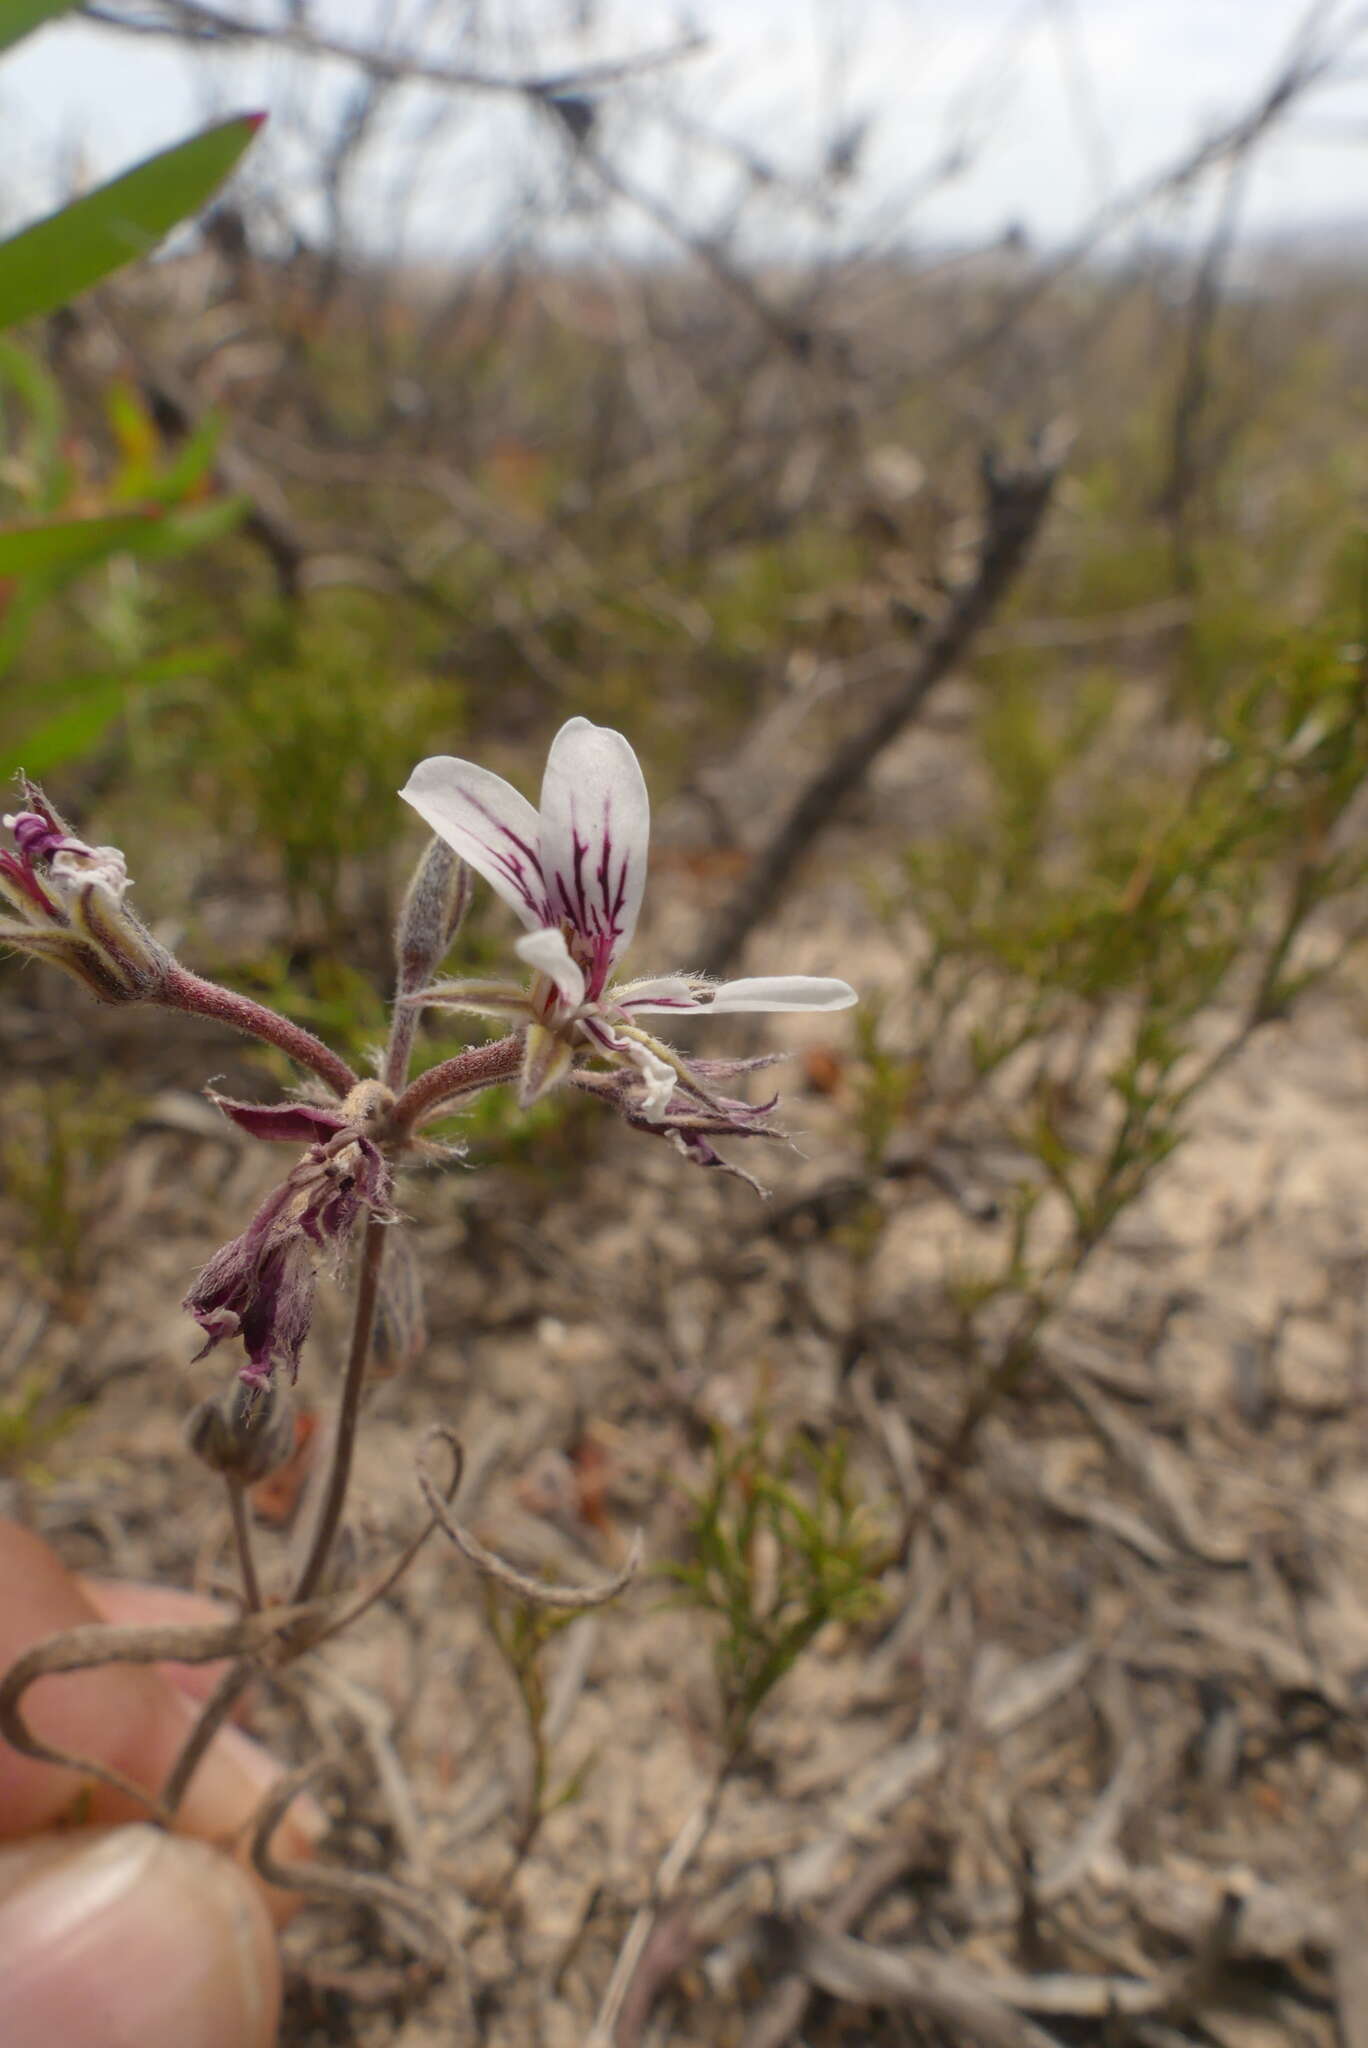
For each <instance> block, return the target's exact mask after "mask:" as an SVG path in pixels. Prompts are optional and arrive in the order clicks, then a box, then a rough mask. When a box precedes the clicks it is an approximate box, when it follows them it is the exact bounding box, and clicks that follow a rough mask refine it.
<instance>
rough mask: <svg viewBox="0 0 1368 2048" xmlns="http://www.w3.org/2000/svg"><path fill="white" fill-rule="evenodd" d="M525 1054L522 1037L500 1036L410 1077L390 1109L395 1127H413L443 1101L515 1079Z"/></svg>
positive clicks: (391, 1125) (396, 1128)
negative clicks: (415, 1077)
mask: <svg viewBox="0 0 1368 2048" xmlns="http://www.w3.org/2000/svg"><path fill="white" fill-rule="evenodd" d="M522 1058H523V1044H522V1039H521V1037H520V1036H517V1035H515V1036H513V1037H511V1038H496V1039H495V1040H494V1042H493V1044H492V1045H471V1046H467V1047H466V1050H465V1051H464V1052H458V1053H457V1054H456V1056H455V1058H454V1059H449V1060H442V1061H441V1063H440V1064H439V1065H438V1066H435V1067H429V1068H428V1070H427V1072H426V1073H425V1074H420V1075H419V1076H418V1079H417V1080H416V1081H410V1083H409V1085H408V1087H407V1088H406V1089H405V1090H404V1092H403V1094H402V1095H401V1096H400V1097H399V1100H398V1101H397V1102H396V1103H395V1105H394V1108H393V1110H392V1111H391V1113H390V1127H391V1129H392V1130H395V1131H404V1132H406V1131H411V1130H412V1129H413V1128H414V1126H415V1125H416V1124H418V1123H419V1122H420V1121H421V1120H422V1119H423V1118H424V1117H427V1116H431V1114H432V1112H433V1111H434V1110H435V1109H437V1108H438V1107H439V1106H440V1105H441V1104H442V1103H445V1102H450V1101H453V1100H454V1099H455V1098H456V1097H457V1096H459V1095H473V1094H474V1093H475V1092H476V1091H477V1090H478V1089H481V1088H494V1087H496V1086H497V1085H498V1083H499V1082H500V1081H511V1080H513V1079H514V1077H515V1076H516V1075H517V1074H518V1072H519V1071H520V1069H521V1067H522Z"/></svg>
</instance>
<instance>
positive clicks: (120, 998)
mask: <svg viewBox="0 0 1368 2048" xmlns="http://www.w3.org/2000/svg"><path fill="white" fill-rule="evenodd" d="M24 801H25V808H24V809H23V810H21V811H16V812H12V813H10V814H8V815H6V816H5V817H4V818H3V819H0V824H3V826H4V827H5V829H6V830H7V831H8V832H11V833H12V834H13V835H14V842H15V847H16V848H17V851H15V852H13V853H11V852H9V851H7V850H5V851H0V898H3V899H4V901H5V902H6V903H7V904H8V905H9V907H10V908H11V909H12V910H14V911H16V912H17V913H18V919H17V921H16V920H15V919H14V918H0V944H2V945H7V946H13V947H14V948H15V950H16V951H17V952H20V953H27V954H30V955H31V956H33V957H35V958H37V959H40V960H48V961H50V962H51V963H52V965H53V966H54V967H63V968H65V969H66V971H67V972H68V973H69V974H74V975H75V976H76V978H77V979H78V980H79V981H82V982H84V983H85V985H86V987H87V988H88V989H89V990H90V991H91V993H92V994H93V995H95V996H97V997H98V998H99V1000H100V1001H101V1002H105V1003H137V1002H145V1001H146V1000H147V999H148V998H149V997H151V996H154V995H155V994H156V993H157V991H158V990H159V989H161V988H162V987H163V986H164V984H165V982H166V978H167V976H168V974H169V973H170V972H171V971H172V969H173V968H174V966H175V962H174V961H173V960H172V958H171V955H170V954H169V953H168V952H167V951H166V950H165V948H164V947H162V946H160V945H158V943H157V941H156V940H155V939H154V938H153V937H152V934H151V933H150V932H149V931H148V930H147V927H146V926H145V925H144V924H142V923H141V921H140V920H139V919H138V918H136V917H135V916H134V915H133V912H132V911H131V910H130V909H129V908H128V906H127V904H126V903H125V902H124V896H125V893H126V891H127V889H128V869H127V867H126V865H125V863H124V857H123V855H122V854H121V853H120V852H119V849H118V848H117V847H116V846H87V845H86V843H85V841H84V840H83V839H78V838H76V836H75V834H74V833H72V832H71V831H70V830H69V829H68V827H67V826H66V825H65V824H64V823H63V821H62V819H61V818H60V817H59V816H58V814H57V812H56V811H55V810H54V809H53V808H52V806H51V804H50V803H49V802H48V801H47V799H46V797H45V796H44V795H43V793H42V791H41V790H40V789H39V788H38V787H37V785H36V784H34V783H32V782H28V781H25V783H24Z"/></svg>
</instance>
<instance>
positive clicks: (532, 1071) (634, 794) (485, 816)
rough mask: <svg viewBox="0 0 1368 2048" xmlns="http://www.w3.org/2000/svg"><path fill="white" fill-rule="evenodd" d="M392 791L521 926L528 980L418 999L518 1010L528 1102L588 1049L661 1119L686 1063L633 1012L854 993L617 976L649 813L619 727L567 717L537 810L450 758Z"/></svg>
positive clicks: (815, 1003)
mask: <svg viewBox="0 0 1368 2048" xmlns="http://www.w3.org/2000/svg"><path fill="white" fill-rule="evenodd" d="M400 795H401V796H402V797H403V799H404V801H405V802H406V803H409V804H412V806H413V808H414V810H415V811H417V813H418V815H419V817H421V818H422V819H423V820H424V822H425V823H426V824H428V825H429V826H430V827H431V828H432V830H433V831H434V832H435V833H436V834H437V836H438V838H440V839H444V840H445V841H446V843H447V845H448V846H450V847H452V848H453V849H454V850H455V851H456V852H457V853H458V854H459V855H460V856H461V858H462V860H464V861H467V862H468V863H469V864H470V866H471V867H472V868H474V869H475V871H476V873H477V874H480V875H483V877H484V879H485V880H486V881H487V882H488V883H489V885H490V887H491V888H492V889H494V890H495V891H497V893H498V894H499V895H500V896H502V897H503V899H504V901H505V903H507V904H508V905H509V906H510V908H511V909H512V910H514V911H515V912H516V914H517V915H518V917H520V918H521V920H522V922H523V924H524V925H525V926H526V927H527V932H526V936H525V937H523V938H521V939H519V940H518V942H517V948H516V950H517V952H518V954H519V957H520V958H521V959H523V960H525V961H526V962H527V964H528V966H529V967H531V968H532V969H533V970H534V975H533V981H532V986H531V988H530V990H522V989H518V988H513V987H509V986H507V985H506V984H502V983H496V982H447V983H443V984H440V985H439V986H438V987H437V988H435V989H430V990H427V991H425V992H424V994H423V996H422V998H421V999H422V1000H423V1001H428V1002H438V1003H443V1004H446V1005H448V1006H450V1007H455V1008H461V1009H468V1010H474V1011H477V1012H481V1013H485V1014H492V1015H500V1016H516V1017H523V1018H525V1019H526V1028H527V1044H526V1052H525V1056H524V1064H523V1087H522V1099H523V1101H524V1103H528V1102H532V1101H535V1100H536V1099H537V1097H538V1096H540V1095H542V1094H544V1093H545V1091H546V1090H547V1089H548V1088H550V1087H552V1086H554V1084H555V1083H556V1082H557V1081H559V1080H561V1079H562V1078H563V1077H564V1076H565V1075H566V1074H567V1073H568V1071H569V1069H570V1067H571V1065H572V1064H573V1061H574V1058H575V1054H576V1052H577V1051H581V1052H588V1053H597V1054H599V1055H601V1056H602V1057H605V1058H607V1059H609V1060H611V1061H612V1062H613V1063H614V1064H626V1065H629V1066H630V1067H632V1068H633V1069H635V1071H636V1074H637V1076H638V1081H639V1087H640V1094H639V1097H638V1100H637V1102H636V1104H635V1107H636V1109H637V1111H638V1112H639V1113H640V1114H641V1115H643V1116H645V1117H647V1118H648V1119H649V1120H650V1121H651V1122H653V1123H662V1122H666V1121H667V1120H668V1112H669V1108H670V1101H671V1097H672V1095H673V1094H674V1093H675V1090H676V1087H677V1086H678V1085H679V1083H680V1082H681V1080H682V1081H684V1082H686V1083H687V1082H689V1079H690V1076H689V1068H688V1065H687V1063H686V1062H685V1061H683V1060H682V1059H681V1057H680V1055H679V1054H678V1053H676V1052H673V1051H672V1050H671V1049H670V1048H669V1047H668V1046H666V1045H663V1044H661V1043H660V1041H659V1040H657V1039H655V1038H652V1037H651V1036H650V1035H649V1034H648V1033H647V1032H646V1031H644V1030H643V1029H642V1028H641V1027H640V1025H639V1024H638V1023H637V1019H638V1018H639V1017H642V1016H645V1015H648V1014H651V1013H656V1014H664V1013H673V1014H675V1015H682V1014H688V1013H690V1012H695V1011H699V1010H714V1011H719V1010H731V1011H740V1010H759V1011H776V1010H844V1009H846V1008H848V1007H849V1005H850V1004H851V1003H853V1002H855V1001H856V1000H857V998H856V994H855V991H854V989H853V988H851V987H850V986H849V985H848V984H847V983H846V982H844V981H830V980H823V979H818V978H815V977H812V976H808V975H795V974H784V975H772V976H762V977H756V978H751V979H747V980H743V981H724V982H722V983H721V984H713V983H711V982H708V981H705V980H704V979H703V978H702V977H700V976H696V975H687V974H670V975H664V976H660V977H657V978H655V979H652V980H646V981H632V982H626V983H614V982H613V981H612V979H611V976H612V972H613V969H614V967H615V966H616V964H617V962H618V960H619V959H620V957H621V955H622V954H623V953H624V952H625V951H626V949H627V947H628V945H629V944H630V943H631V939H632V934H633V933H634V931H635V930H636V923H637V915H638V913H639V911H640V909H641V898H642V892H643V890H644V888H645V886H646V856H647V848H648V843H649V839H650V823H651V818H650V802H649V799H648V798H647V795H646V784H645V781H644V780H643V778H642V773H641V768H640V765H639V763H638V761H637V757H636V755H635V754H634V753H633V752H632V749H631V747H630V746H629V745H628V744H627V741H626V740H625V739H624V738H623V736H622V734H621V733H620V732H613V731H611V730H610V729H609V728H608V727H606V726H599V725H591V724H590V722H589V720H588V719H587V718H572V719H570V721H569V722H568V724H566V725H563V726H562V727H561V729H560V731H559V732H558V733H557V734H556V737H555V739H554V740H553V741H552V743H551V752H550V753H549V755H548V756H547V761H546V773H545V775H544V776H543V778H542V789H541V809H540V812H537V811H534V810H533V808H532V806H531V804H530V803H529V802H528V801H527V799H526V797H524V796H521V795H520V794H519V793H518V791H517V790H516V789H514V788H513V787H512V785H511V784H509V783H507V782H505V781H504V780H503V777H502V776H499V775H494V774H491V773H490V771H489V769H487V768H479V767H477V766H476V765H475V763H474V762H472V761H458V760H454V759H453V758H452V757H451V756H450V755H446V754H441V755H436V756H434V757H433V758H432V759H431V760H427V761H420V762H419V764H418V766H417V767H416V768H415V769H414V771H413V773H412V775H411V776H410V777H409V780H408V783H407V785H406V787H405V788H404V789H402V790H401V791H400ZM693 1092H694V1093H695V1094H698V1093H700V1092H701V1091H699V1090H698V1089H697V1088H696V1086H695V1088H694V1091H693Z"/></svg>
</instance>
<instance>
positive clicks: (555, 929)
mask: <svg viewBox="0 0 1368 2048" xmlns="http://www.w3.org/2000/svg"><path fill="white" fill-rule="evenodd" d="M513 951H514V952H515V953H516V954H517V956H518V958H519V959H520V960H525V961H526V962H527V964H528V966H529V967H535V968H536V970H537V972H538V974H545V975H548V976H549V977H550V979H551V980H552V981H554V982H555V984H556V987H557V989H558V990H559V991H560V994H561V996H562V998H563V999H564V1000H565V1001H566V1002H567V1003H568V1004H569V1005H570V1007H571V1009H572V1010H576V1009H578V1008H579V1006H580V1004H581V1003H582V1002H583V1001H584V974H583V971H582V970H581V968H580V967H579V965H578V964H577V963H576V962H575V961H574V960H572V959H571V957H570V948H569V947H568V946H567V945H566V943H565V933H564V932H563V931H562V930H561V929H560V926H559V925H548V926H547V927H546V929H545V931H540V932H529V933H528V934H527V937H526V938H525V939H519V940H518V942H517V944H516V945H515V946H514V948H513Z"/></svg>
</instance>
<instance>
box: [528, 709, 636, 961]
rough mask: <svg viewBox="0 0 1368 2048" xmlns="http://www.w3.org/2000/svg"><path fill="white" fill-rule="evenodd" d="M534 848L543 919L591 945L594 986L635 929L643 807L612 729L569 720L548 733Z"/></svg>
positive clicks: (628, 759)
mask: <svg viewBox="0 0 1368 2048" xmlns="http://www.w3.org/2000/svg"><path fill="white" fill-rule="evenodd" d="M541 835H542V836H541V850H542V863H543V866H544V868H545V871H546V892H547V897H548V899H549V901H550V904H551V919H552V920H553V921H554V920H559V919H560V918H562V917H568V918H569V920H570V922H571V924H573V925H574V927H575V929H576V931H577V932H579V933H581V934H582V936H583V937H584V938H585V939H586V940H587V941H588V942H589V945H590V947H591V948H592V957H593V961H594V968H593V972H592V974H591V980H593V981H597V982H598V983H600V984H601V982H602V978H603V976H604V975H606V973H607V970H608V968H609V967H610V966H611V965H612V962H613V961H614V960H616V959H617V958H618V956H619V955H620V954H621V953H622V952H623V951H624V950H625V949H626V947H627V946H628V944H629V943H630V941H631V937H632V934H633V932H634V931H635V930H636V922H637V914H638V912H639V911H640V909H641V896H642V891H643V890H644V889H645V887H646V856H647V850H648V847H649V844H650V837H651V805H650V799H649V797H648V796H647V794H646V782H645V778H644V777H643V775H642V773H641V767H640V764H639V763H638V761H637V757H636V755H635V754H634V753H633V752H632V749H631V747H630V746H629V745H628V744H627V742H626V740H625V739H624V738H623V737H622V734H621V733H620V732H613V731H611V730H610V729H609V728H608V727H607V726H602V725H591V724H590V722H589V720H588V719H587V718H572V719H570V720H569V721H568V722H567V723H566V724H565V725H563V726H562V727H561V729H560V731H559V732H558V733H557V734H556V737H555V739H554V740H553V741H552V742H551V751H550V753H549V754H548V756H547V759H546V774H545V777H544V778H543V781H542V792H541Z"/></svg>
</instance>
